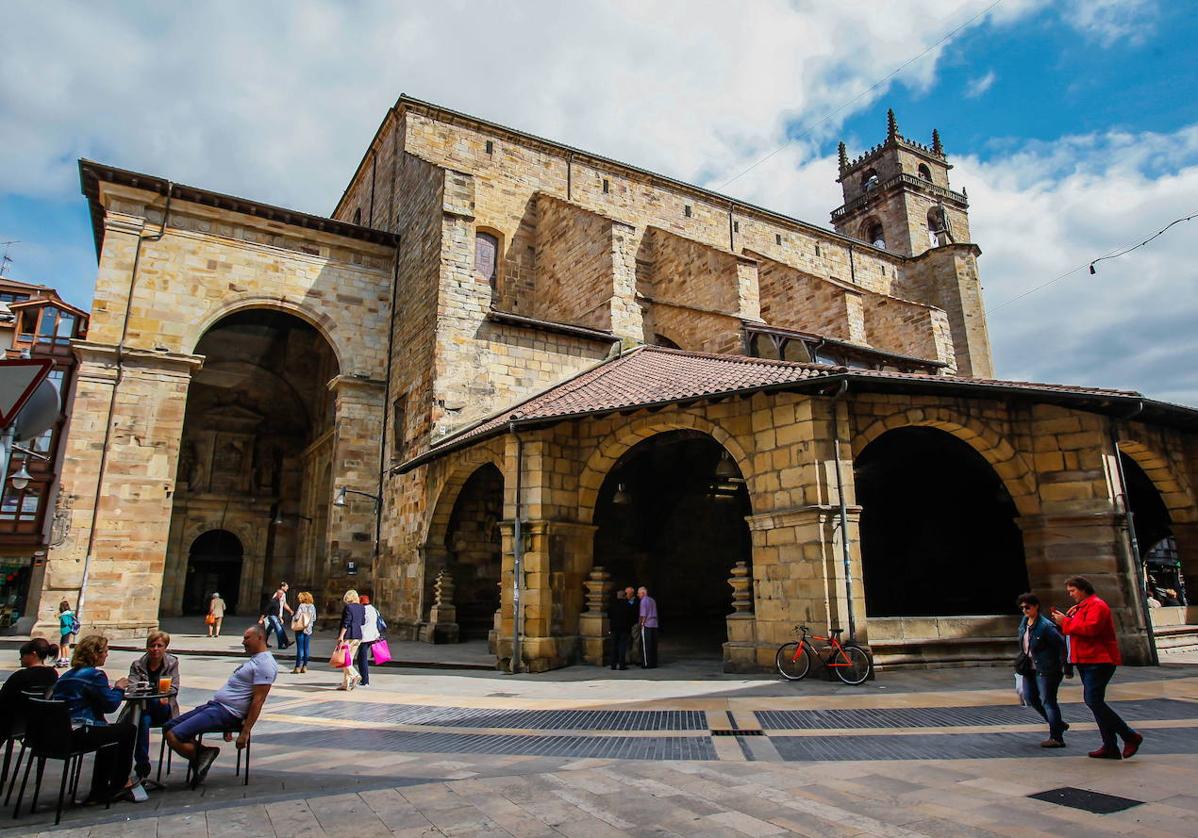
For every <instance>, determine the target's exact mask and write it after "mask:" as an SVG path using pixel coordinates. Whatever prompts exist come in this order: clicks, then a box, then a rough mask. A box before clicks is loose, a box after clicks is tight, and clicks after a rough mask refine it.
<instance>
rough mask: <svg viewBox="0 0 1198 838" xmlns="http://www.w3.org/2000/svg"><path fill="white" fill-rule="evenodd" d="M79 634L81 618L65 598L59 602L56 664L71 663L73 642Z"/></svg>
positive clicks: (65, 664)
mask: <svg viewBox="0 0 1198 838" xmlns="http://www.w3.org/2000/svg"><path fill="white" fill-rule="evenodd" d="M78 634H79V619H78V618H77V617H76V616H75V612H74V611H72V610H71V603H69V602H67V601H66V600H65V599H64V600H63V601H62V602H60V603H58V660H57V661H56V662H55V664H54V665H55V666H60V667H61V666H70V665H71V644H72V643H74V642H75V637H76V636H77V635H78Z"/></svg>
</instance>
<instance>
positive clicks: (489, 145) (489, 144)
mask: <svg viewBox="0 0 1198 838" xmlns="http://www.w3.org/2000/svg"><path fill="white" fill-rule="evenodd" d="M494 153H495V143H494V142H492V141H491V140H487V154H494Z"/></svg>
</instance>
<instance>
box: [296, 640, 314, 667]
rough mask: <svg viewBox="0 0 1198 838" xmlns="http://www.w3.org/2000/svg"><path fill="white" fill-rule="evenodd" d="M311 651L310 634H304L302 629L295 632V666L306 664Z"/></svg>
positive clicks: (309, 658)
mask: <svg viewBox="0 0 1198 838" xmlns="http://www.w3.org/2000/svg"><path fill="white" fill-rule="evenodd" d="M311 651H312V635H310V634H304V633H303V632H302V631H297V632H296V633H295V668H296V669H299V668H300V667H301V666H307V665H308V661H310V660H312V658H311Z"/></svg>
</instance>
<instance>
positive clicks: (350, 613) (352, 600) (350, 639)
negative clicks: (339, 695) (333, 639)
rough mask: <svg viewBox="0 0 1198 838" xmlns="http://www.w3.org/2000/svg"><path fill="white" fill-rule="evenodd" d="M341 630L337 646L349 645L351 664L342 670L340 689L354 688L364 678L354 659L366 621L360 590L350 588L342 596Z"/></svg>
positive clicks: (360, 643)
mask: <svg viewBox="0 0 1198 838" xmlns="http://www.w3.org/2000/svg"><path fill="white" fill-rule="evenodd" d="M341 601H342V603H343V606H342V608H341V631H340V632H339V633H338V634H337V647H338V648H340V647H341V645H342V644H347V645H348V646H349V650H348V651H349V664H348V665H346V666H345V667H344V668H342V670H341V686H340V687H338V688H337V689H339V690H352V689H353V688H354V687H356V686H358V682H359V681H361V680H362V678H361V676H360V675H358V670H357V669H355V668H354V660H355V659H356V657H357V654H358V647H359V646H360V645H362V624H363V623H365V622H366V608H365V607H364V606H363V605H362V602H361V597H359V596H358V592H357V591H355V590H354V589H353V588H350V589H349V590H348V591H346V592H345V596H343V597H342V598H341Z"/></svg>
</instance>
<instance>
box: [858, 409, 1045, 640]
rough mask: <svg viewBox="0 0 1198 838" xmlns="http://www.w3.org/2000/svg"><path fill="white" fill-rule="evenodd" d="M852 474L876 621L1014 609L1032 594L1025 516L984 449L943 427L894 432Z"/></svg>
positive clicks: (869, 606) (867, 450) (864, 452)
mask: <svg viewBox="0 0 1198 838" xmlns="http://www.w3.org/2000/svg"><path fill="white" fill-rule="evenodd" d="M854 469H855V477H856V491H857V502H858V503H859V504H860V506H861V524H860V527H861V561H862V571H863V576H864V588H865V601H866V611H867V613H868V614H869V616H871V617H900V616H901V617H911V616H950V615H988V614H1006V613H1013V612H1014V604H1015V598H1016V597H1017V596H1018V595H1019V594H1020V593H1021V592H1023V591H1025V590H1027V589H1028V573H1027V565H1026V562H1025V559H1024V550H1023V539H1022V535H1021V533H1020V530H1019V527H1018V526H1017V524H1016V518H1017V517H1018V514H1019V513H1018V510H1017V508H1016V503H1015V500H1014V498H1012V496H1011V494H1010V492H1008V490H1007V487H1006V485H1005V484H1004V481H1003V479H1002V478H1001V477H1000V475H999V474H998V473H997V472H996V471H995V470H994V469H993V468H992V467H991V465H990V464H989V463H988V462H987V461H986V459H985V458H984V457H982V455H981V454H979V453H978V451H976V450H975V449H974V448H973V447H971V446H970V445H968V444H966V443H965V442H963V441H962V440H960V439H958V438H956V437H955V436H953V435H952V434H950V433H947V432H945V431H943V430H940V429H937V428H932V427H904V428H897V429H894V430H890V431H887V432H885V433H882V434H880V435H879V436H877V437H876V438H874V439H873V440H872V441H871V442H869V443H868V444H867V445H865V446H864V448H863V449H861V451H860V453H858V454H857V456H856V457H855V460H854Z"/></svg>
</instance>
